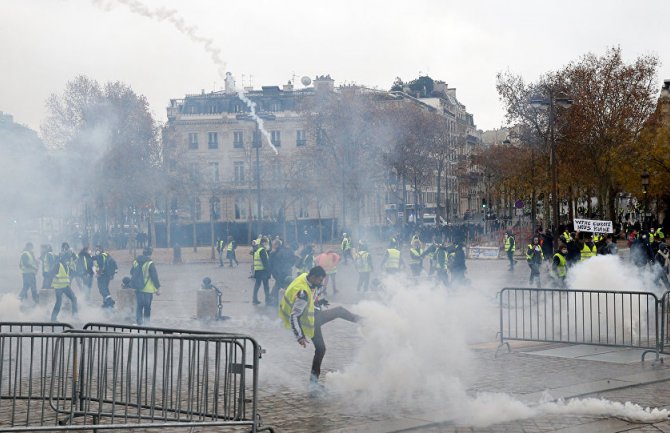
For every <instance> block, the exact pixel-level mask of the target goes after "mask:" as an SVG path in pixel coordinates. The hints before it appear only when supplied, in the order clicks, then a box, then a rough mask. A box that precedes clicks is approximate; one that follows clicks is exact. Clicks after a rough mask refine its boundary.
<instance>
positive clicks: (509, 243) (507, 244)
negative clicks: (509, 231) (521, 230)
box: [505, 236, 516, 252]
mask: <svg viewBox="0 0 670 433" xmlns="http://www.w3.org/2000/svg"><path fill="white" fill-rule="evenodd" d="M510 239H514V236H507V239H505V252H509V251H512V252H514V251H516V242H514V243H512V241H511V240H510ZM510 248H511V250H510Z"/></svg>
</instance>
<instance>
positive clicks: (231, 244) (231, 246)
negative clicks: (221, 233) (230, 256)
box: [228, 241, 233, 251]
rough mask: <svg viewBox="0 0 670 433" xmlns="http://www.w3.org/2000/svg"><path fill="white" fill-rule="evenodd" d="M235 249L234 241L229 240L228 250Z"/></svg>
mask: <svg viewBox="0 0 670 433" xmlns="http://www.w3.org/2000/svg"><path fill="white" fill-rule="evenodd" d="M232 250H233V241H230V242H228V251H232Z"/></svg>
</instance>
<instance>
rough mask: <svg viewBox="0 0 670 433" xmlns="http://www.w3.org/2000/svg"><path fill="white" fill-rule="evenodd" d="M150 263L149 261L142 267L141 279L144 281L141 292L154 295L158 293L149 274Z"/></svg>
mask: <svg viewBox="0 0 670 433" xmlns="http://www.w3.org/2000/svg"><path fill="white" fill-rule="evenodd" d="M152 263H153V262H152V261H151V260H149V261H148V262H145V263H144V264H143V265H142V277H144V281H145V283H144V288H143V289H142V291H143V292H145V293H156V292H157V291H158V290H157V289H156V286H155V285H154V282H153V280H152V279H151V275H150V274H149V266H151V264H152Z"/></svg>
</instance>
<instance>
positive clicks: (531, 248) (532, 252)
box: [526, 244, 544, 261]
mask: <svg viewBox="0 0 670 433" xmlns="http://www.w3.org/2000/svg"><path fill="white" fill-rule="evenodd" d="M528 251H530V254H529V253H528ZM533 256H535V245H534V244H528V247H526V260H528V261H531V260H533ZM540 258H541V259H542V260H544V252H542V249H541V248H540Z"/></svg>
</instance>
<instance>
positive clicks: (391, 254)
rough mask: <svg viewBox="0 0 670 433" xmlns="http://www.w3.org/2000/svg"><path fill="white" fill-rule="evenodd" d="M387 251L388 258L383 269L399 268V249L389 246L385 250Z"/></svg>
mask: <svg viewBox="0 0 670 433" xmlns="http://www.w3.org/2000/svg"><path fill="white" fill-rule="evenodd" d="M386 252H387V253H388V258H387V259H386V262H385V263H384V268H385V269H400V251H398V250H396V249H395V248H389V249H388V250H386Z"/></svg>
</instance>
